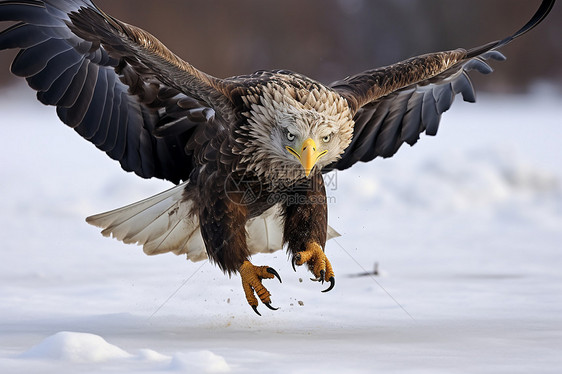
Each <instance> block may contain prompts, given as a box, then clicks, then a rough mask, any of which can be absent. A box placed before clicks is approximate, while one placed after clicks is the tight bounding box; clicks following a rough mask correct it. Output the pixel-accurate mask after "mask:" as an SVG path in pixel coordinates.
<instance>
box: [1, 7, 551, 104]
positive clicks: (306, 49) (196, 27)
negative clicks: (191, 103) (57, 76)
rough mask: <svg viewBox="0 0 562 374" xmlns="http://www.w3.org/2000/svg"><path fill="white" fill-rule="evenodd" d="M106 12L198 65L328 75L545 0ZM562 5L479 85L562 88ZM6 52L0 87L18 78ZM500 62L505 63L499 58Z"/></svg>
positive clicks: (507, 28)
mask: <svg viewBox="0 0 562 374" xmlns="http://www.w3.org/2000/svg"><path fill="white" fill-rule="evenodd" d="M95 2H96V4H97V5H98V6H100V7H101V8H102V9H103V10H104V11H106V12H107V13H109V14H111V15H113V16H115V17H116V18H118V19H120V20H122V21H125V22H128V23H131V24H134V25H137V26H140V27H142V28H144V29H146V30H147V31H149V32H151V33H152V34H154V35H155V36H156V37H158V38H159V39H160V40H161V41H162V42H164V43H165V44H166V45H167V46H168V47H169V48H170V49H171V50H172V51H174V52H175V53H176V54H178V55H179V56H180V57H182V58H183V59H185V60H187V61H189V62H190V63H192V64H193V65H195V66H196V67H197V68H199V69H201V70H203V71H205V72H207V73H209V74H212V75H215V76H218V77H227V76H232V75H240V74H248V73H251V72H254V71H255V70H259V69H278V68H283V69H290V70H294V71H298V72H300V73H303V74H306V75H308V76H310V77H312V78H315V79H317V80H320V81H322V82H325V83H329V82H332V81H334V80H337V79H340V78H343V77H344V76H347V75H350V74H354V73H357V72H359V71H362V70H366V69H369V68H373V67H378V66H383V65H388V64H391V63H394V62H397V61H400V60H403V59H405V58H408V57H411V56H414V55H418V54H423V53H428V52H434V51H439V50H447V49H454V48H458V47H463V48H470V47H473V46H477V45H480V44H483V43H487V42H489V41H493V40H496V39H501V38H503V37H505V36H507V35H508V34H510V33H512V32H514V31H515V30H517V29H518V28H519V27H521V26H522V25H523V24H524V23H525V22H526V21H527V20H528V19H529V18H530V16H531V15H532V14H533V13H534V12H535V10H536V9H537V7H538V4H539V3H540V1H539V0H533V1H531V0H494V1H489V0H457V1H450V0H377V1H370V0H307V1H302V0H284V1H270V0H259V1H257V0H237V1H232V0H211V1H210V0H189V1H186V0H167V1H165V2H162V1H153V0H120V1H114V0H96V1H95ZM561 25H562V6H561V5H560V4H558V6H555V8H554V10H553V12H552V13H551V14H550V16H549V18H548V19H547V20H546V22H544V23H543V24H541V25H540V27H538V28H537V29H536V30H533V32H532V33H530V34H528V35H526V36H525V37H524V38H522V39H520V40H518V41H517V42H516V43H513V44H512V45H509V46H508V47H506V48H504V49H503V50H502V52H504V53H505V54H506V55H507V57H508V61H507V62H506V63H502V64H501V67H500V68H498V69H497V72H496V73H495V74H494V79H481V78H482V77H476V74H475V80H476V87H477V88H478V90H480V91H482V90H485V91H490V92H498V93H510V92H525V91H527V90H528V89H529V87H530V85H532V84H533V83H535V82H549V83H552V85H553V86H554V87H557V89H559V90H562V89H561V88H560V87H562V64H561V61H562V43H561V40H560V36H561V29H562V27H561ZM10 52H12V53H4V52H3V53H1V54H0V67H1V68H0V87H2V86H6V85H8V84H11V83H14V82H15V81H16V78H14V77H12V76H11V75H10V74H9V71H8V66H9V64H10V62H11V59H12V58H13V56H14V53H15V52H13V51H10ZM495 66H496V67H498V64H495Z"/></svg>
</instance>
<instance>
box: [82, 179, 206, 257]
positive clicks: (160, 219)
mask: <svg viewBox="0 0 562 374" xmlns="http://www.w3.org/2000/svg"><path fill="white" fill-rule="evenodd" d="M186 185H187V183H182V184H180V185H178V186H175V187H173V188H171V189H169V190H167V191H164V192H162V193H160V194H158V195H154V196H152V197H149V198H147V199H144V200H141V201H138V202H136V203H133V204H130V205H127V206H124V207H122V208H118V209H115V210H112V211H109V212H105V213H101V214H96V215H94V216H91V217H88V218H86V222H88V223H89V224H92V225H94V226H97V227H100V228H102V229H103V231H102V234H103V235H104V236H112V237H114V238H116V239H118V240H121V241H123V242H124V243H127V244H133V243H134V244H139V245H142V246H143V250H144V252H145V253H146V254H147V255H156V254H161V253H166V252H173V253H175V254H176V255H181V254H186V255H187V258H188V259H190V260H192V261H200V260H204V259H206V258H207V253H206V251H205V244H204V242H203V238H202V237H201V233H200V230H199V219H198V218H197V215H194V214H192V213H191V207H192V202H191V201H190V200H186V199H185V198H184V194H183V193H184V190H185V188H186Z"/></svg>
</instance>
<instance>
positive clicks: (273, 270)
mask: <svg viewBox="0 0 562 374" xmlns="http://www.w3.org/2000/svg"><path fill="white" fill-rule="evenodd" d="M266 271H267V272H268V273H269V274H273V275H274V276H275V277H277V279H279V283H283V281H281V277H280V276H279V273H278V272H277V271H275V269H274V268H267V269H266ZM266 305H267V304H266Z"/></svg>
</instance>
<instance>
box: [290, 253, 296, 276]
mask: <svg viewBox="0 0 562 374" xmlns="http://www.w3.org/2000/svg"><path fill="white" fill-rule="evenodd" d="M295 262H297V260H296V259H295V257H294V256H293V258H292V259H291V265H293V270H294V271H295V273H296V272H297V268H296V267H295Z"/></svg>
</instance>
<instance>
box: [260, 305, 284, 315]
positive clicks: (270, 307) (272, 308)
mask: <svg viewBox="0 0 562 374" xmlns="http://www.w3.org/2000/svg"><path fill="white" fill-rule="evenodd" d="M263 305H265V306H266V307H268V308H269V309H271V310H277V309H279V308H274V307H272V306H271V304H263ZM258 314H259V313H258Z"/></svg>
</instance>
